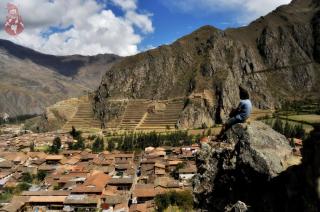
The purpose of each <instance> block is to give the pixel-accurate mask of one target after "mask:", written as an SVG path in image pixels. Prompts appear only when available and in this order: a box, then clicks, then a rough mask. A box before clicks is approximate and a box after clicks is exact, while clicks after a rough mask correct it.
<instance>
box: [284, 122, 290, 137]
mask: <svg viewBox="0 0 320 212" xmlns="http://www.w3.org/2000/svg"><path fill="white" fill-rule="evenodd" d="M283 134H284V135H285V136H286V137H287V138H290V137H292V127H291V125H290V124H289V122H288V121H286V123H285V124H284V128H283Z"/></svg>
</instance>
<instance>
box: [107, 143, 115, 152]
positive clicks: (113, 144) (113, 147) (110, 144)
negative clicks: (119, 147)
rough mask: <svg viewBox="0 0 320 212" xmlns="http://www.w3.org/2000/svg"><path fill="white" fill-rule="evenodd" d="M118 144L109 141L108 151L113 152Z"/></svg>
mask: <svg viewBox="0 0 320 212" xmlns="http://www.w3.org/2000/svg"><path fill="white" fill-rule="evenodd" d="M115 147H116V145H115V143H114V142H113V141H108V151H109V152H112V151H113V150H114V149H115Z"/></svg>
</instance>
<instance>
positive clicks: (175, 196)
mask: <svg viewBox="0 0 320 212" xmlns="http://www.w3.org/2000/svg"><path fill="white" fill-rule="evenodd" d="M155 204H156V210H157V211H164V210H165V209H167V208H168V207H169V206H170V205H176V206H178V207H179V208H181V209H183V210H184V211H192V209H193V197H192V193H191V192H190V191H181V192H177V191H170V192H167V193H164V194H158V195H157V196H156V197H155Z"/></svg>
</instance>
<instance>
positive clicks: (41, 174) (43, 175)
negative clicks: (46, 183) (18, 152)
mask: <svg viewBox="0 0 320 212" xmlns="http://www.w3.org/2000/svg"><path fill="white" fill-rule="evenodd" d="M46 176H47V173H46V172H45V171H43V170H39V171H38V173H37V179H38V181H40V182H41V181H43V180H44V178H46Z"/></svg>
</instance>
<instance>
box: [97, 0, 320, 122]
mask: <svg viewBox="0 0 320 212" xmlns="http://www.w3.org/2000/svg"><path fill="white" fill-rule="evenodd" d="M319 62H320V6H319V1H316V0H293V1H292V2H291V3H290V4H289V5H284V6H280V7H279V8H277V9H276V10H274V11H272V12H271V13H270V14H268V15H266V16H264V17H260V18H259V19H257V20H255V21H254V22H252V23H251V24H249V25H248V26H245V27H241V28H235V29H226V30H219V29H216V28H214V27H212V26H204V27H201V28H200V29H198V30H196V31H194V32H193V33H191V34H189V35H186V36H184V37H182V38H180V39H178V40H177V41H176V42H174V43H173V44H171V45H163V46H160V47H159V48H156V49H153V50H150V51H147V52H143V53H140V54H137V55H134V56H131V57H126V58H125V59H123V60H121V61H120V62H118V63H116V64H115V65H114V66H113V67H112V68H111V69H110V70H108V71H107V72H106V73H105V75H104V77H103V79H102V82H101V84H100V86H99V88H98V90H97V91H96V93H95V98H94V99H95V112H96V114H97V116H98V117H100V119H101V120H103V121H104V122H105V123H107V122H108V121H110V120H112V119H113V118H114V116H119V114H117V113H116V112H115V111H116V108H112V107H113V105H114V104H111V103H110V100H114V99H153V100H161V99H171V98H177V97H179V98H189V97H190V96H192V95H194V94H197V93H203V91H204V90H209V91H211V93H212V94H213V96H212V99H213V103H214V104H212V105H210V104H206V102H205V100H203V101H202V100H197V99H191V100H190V99H189V100H188V101H186V104H185V107H184V110H183V112H182V114H181V115H180V119H179V122H178V123H180V125H181V127H183V128H189V127H201V125H203V124H206V125H207V126H211V125H213V124H215V123H219V122H221V120H223V119H225V118H226V115H227V114H228V113H229V112H230V110H231V109H232V108H233V107H236V106H237V104H238V102H239V87H242V88H244V89H246V90H247V91H249V93H250V96H251V99H252V100H253V104H254V106H255V107H257V108H262V109H274V108H278V107H280V106H281V105H282V104H283V103H284V102H287V101H293V100H304V99H307V98H308V99H319V97H320V92H319V90H320V66H319ZM199 101H200V102H199ZM114 107H117V105H115V106H114ZM111 112H112V113H113V115H112V116H110V115H109V114H110V113H111ZM120 115H121V114H120ZM203 117H209V118H203ZM211 120H214V122H212V121H211Z"/></svg>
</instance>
